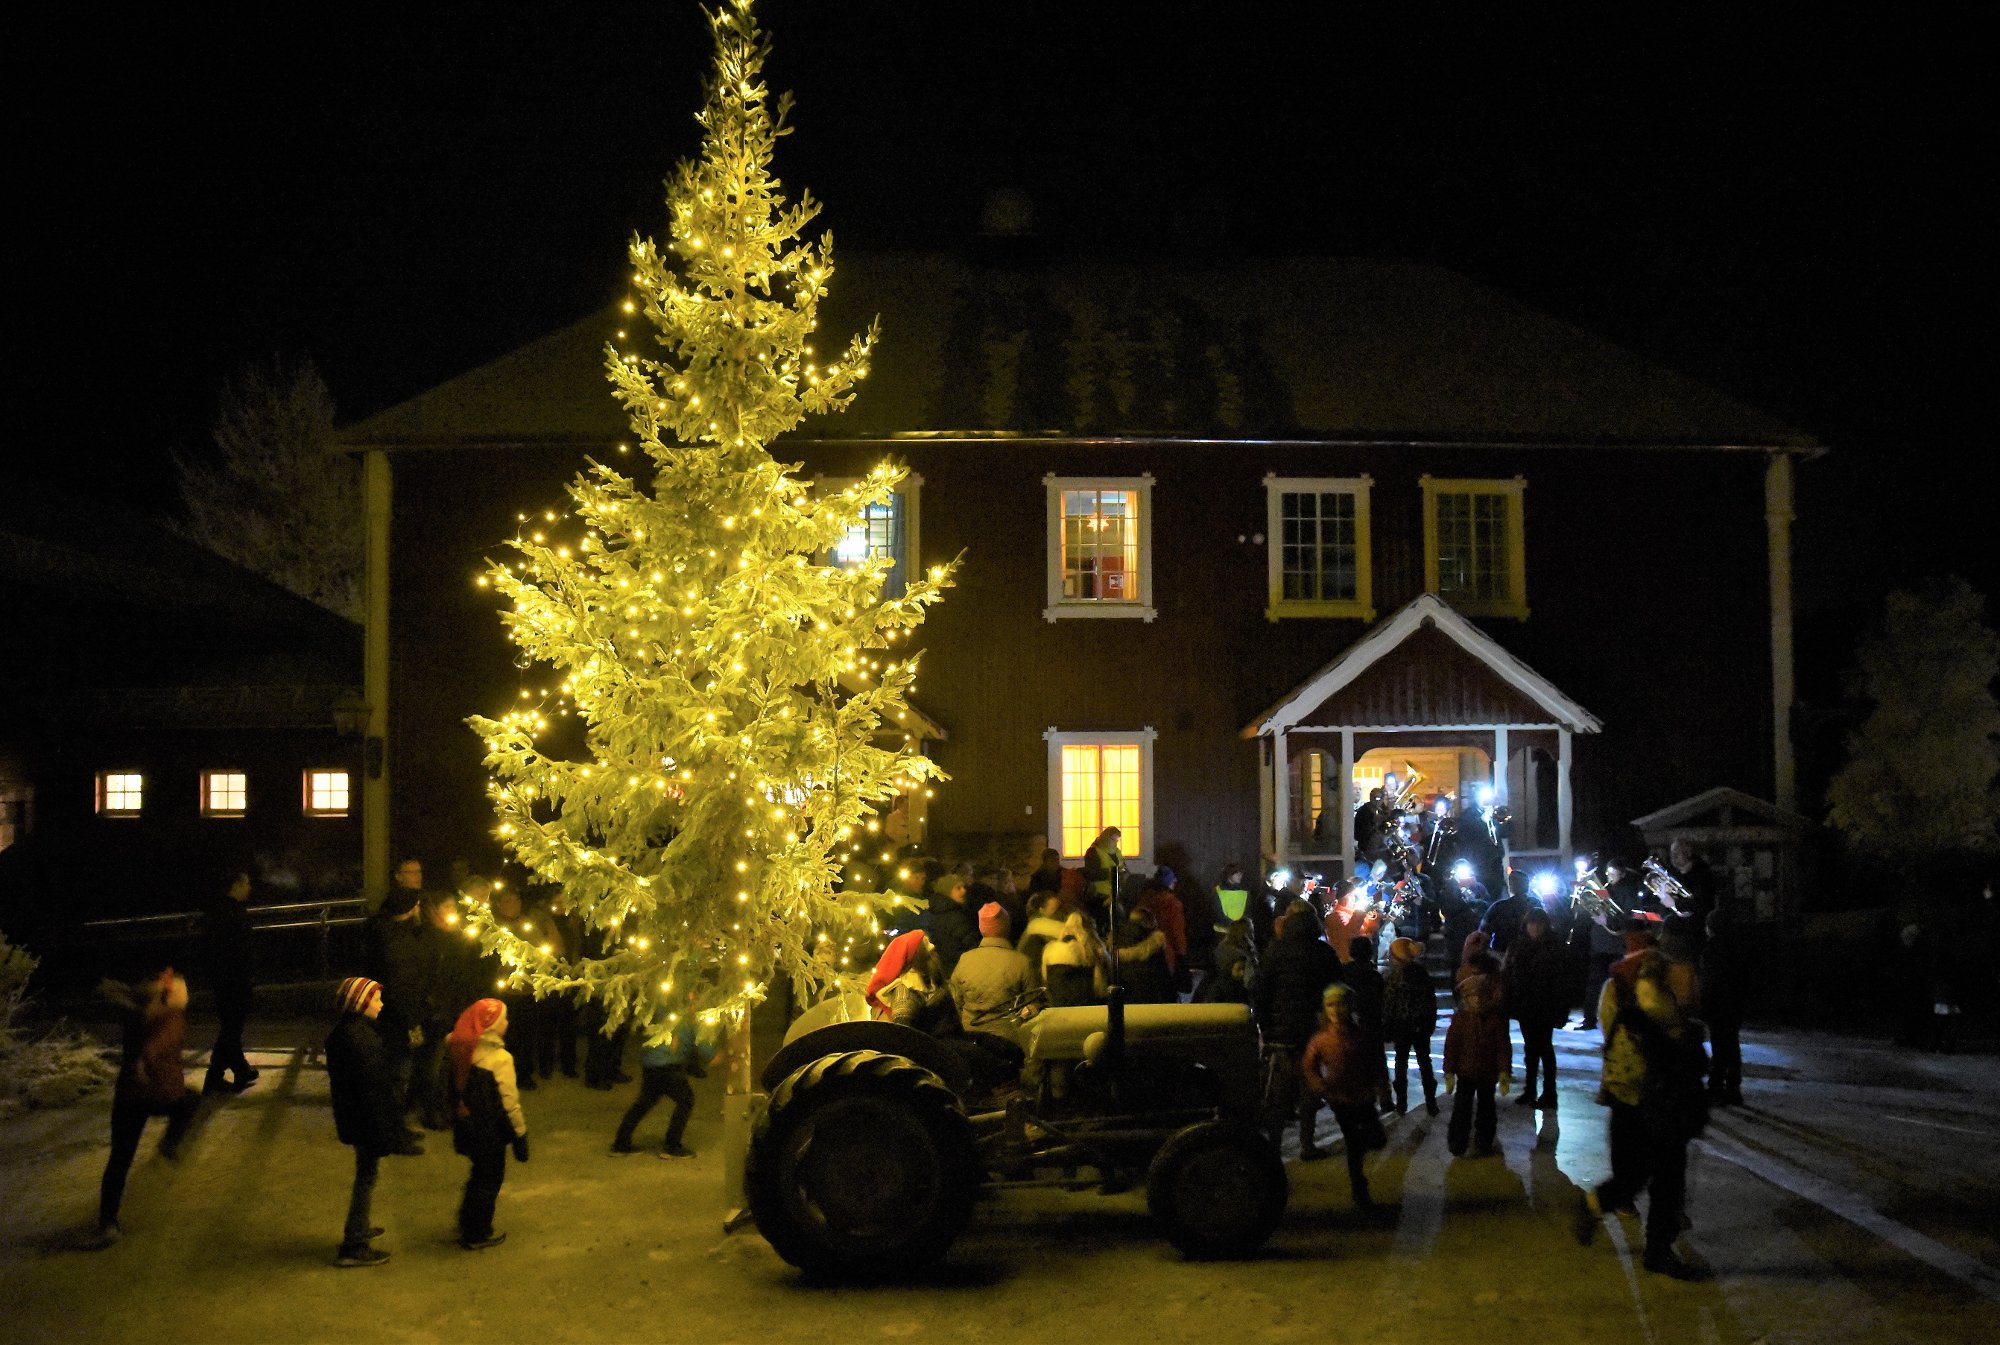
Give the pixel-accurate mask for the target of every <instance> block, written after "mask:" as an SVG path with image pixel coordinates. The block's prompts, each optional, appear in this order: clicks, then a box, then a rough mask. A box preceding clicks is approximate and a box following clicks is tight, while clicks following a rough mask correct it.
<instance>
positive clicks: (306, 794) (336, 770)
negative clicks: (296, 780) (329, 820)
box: [300, 766, 354, 817]
mask: <svg viewBox="0 0 2000 1345" xmlns="http://www.w3.org/2000/svg"><path fill="white" fill-rule="evenodd" d="M315 775H338V776H340V777H341V778H342V779H344V780H345V781H346V782H347V805H346V806H345V807H342V808H315V807H314V806H313V792H312V789H313V777H314V776H315ZM300 786H301V791H302V792H301V802H300V806H301V808H302V809H303V810H304V812H305V815H306V816H307V817H347V816H349V815H350V814H352V813H353V811H354V772H353V771H350V770H348V769H347V767H345V766H308V767H306V769H305V772H304V774H303V775H301V776H300Z"/></svg>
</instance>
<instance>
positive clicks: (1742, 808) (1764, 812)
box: [1632, 785, 1813, 831]
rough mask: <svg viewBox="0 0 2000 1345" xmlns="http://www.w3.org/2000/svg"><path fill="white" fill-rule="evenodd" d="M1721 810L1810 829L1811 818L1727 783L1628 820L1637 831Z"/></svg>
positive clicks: (1795, 828) (1791, 827) (1690, 821)
mask: <svg viewBox="0 0 2000 1345" xmlns="http://www.w3.org/2000/svg"><path fill="white" fill-rule="evenodd" d="M1725 809H1726V810H1728V811H1729V812H1730V813H1733V814H1747V815H1748V816H1749V817H1751V818H1754V819H1755V820H1756V821H1758V822H1763V823H1767V824H1769V825H1771V826H1775V827H1782V828H1785V829H1787V830H1791V831H1810V830H1811V829H1812V826H1813V821H1812V819H1811V818H1809V817H1801V816H1800V815H1799V814H1797V813H1795V812H1791V811H1789V810H1788V809H1784V808H1780V807H1779V806H1778V805H1777V804H1775V803H1771V802H1768V801H1766V800H1764V799H1760V798H1758V797H1757V796H1756V795H1754V794H1746V793H1744V792H1743V791H1742V790H1740V789H1731V788H1730V787H1729V786H1728V785H1717V786H1716V787H1715V788H1714V789H1707V790H1703V791H1702V792H1701V793H1699V794H1696V795H1695V796H1694V797H1693V798H1687V799H1682V800H1681V801H1680V802H1679V803H1670V804H1668V805H1667V806H1666V807H1664V808H1661V809H1660V810H1658V811H1657V812H1651V813H1647V814H1646V815H1645V816H1644V817H1635V818H1633V819H1632V825H1633V826H1634V827H1635V828H1637V829H1638V830H1640V831H1653V830H1655V829H1663V828H1667V827H1685V826H1690V825H1691V824H1694V823H1695V822H1696V821H1697V819H1699V818H1702V817H1704V816H1705V815H1707V814H1709V813H1719V812H1722V811H1724V810H1725Z"/></svg>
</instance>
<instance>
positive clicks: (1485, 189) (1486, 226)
mask: <svg viewBox="0 0 2000 1345" xmlns="http://www.w3.org/2000/svg"><path fill="white" fill-rule="evenodd" d="M1390 8H1391V7H1388V6H1366V7H1346V6H1329V5H1323V4H1311V5H1289V4H1270V3H1250V2H1247V0H1246V2H1244V3H1231V4H1211V3H1201V4H1195V3H1189V4H1178V5H1173V4H1168V5H1162V4H1146V5H1137V4H1125V3H1109V2H1107V3H1089V2H1088V0H1068V3H1061V4H1054V3H1016V4H1011V5H1004V6H1000V5H994V6H986V5H971V4H943V3H937V2H936V0H932V2H931V3H917V2H916V0H876V2H874V3H865V2H862V0H856V3H848V4H836V3H830V2H828V0H818V2H813V0H770V2H769V3H767V4H766V5H765V6H763V8H762V11H761V12H762V14H763V17H764V20H765V22H766V24H767V26H768V27H769V28H770V29H771V30H772V32H773V35H774V36H775V38H776V41H777V53H776V57H775V59H774V62H773V66H772V70H771V75H772V80H773V83H774V85H775V86H776V87H778V88H781V89H782V88H790V89H792V90H794V91H795V92H796V93H797V95H798V111H797V115H796V119H795V120H796V123H797V126H798V132H797V134H795V135H794V136H793V137H792V138H791V139H790V140H789V141H787V142H786V144H785V149H784V154H783V157H782V158H781V160H780V164H779V172H780V175H781V176H782V177H783V179H784V180H785V181H786V183H787V185H788V186H790V187H792V188H794V189H796V188H797V187H799V186H802V185H803V186H807V187H810V188H811V189H812V190H813V192H814V193H815V194H816V195H818V196H819V197H821V198H822V199H823V200H824V201H825V202H826V204H827V214H826V216H825V218H826V220H827V222H828V223H830V224H831V225H832V226H833V228H834V229H835V231H836V234H837V235H838V237H839V238H840V239H841V241H842V242H843V243H844V244H845V245H847V246H850V247H868V246H872V245H901V246H920V247H932V246H952V245H954V244H956V243H958V242H959V241H961V240H963V239H964V238H965V237H966V236H967V235H969V234H970V233H971V232H972V231H973V229H974V227H975V223H976V220H977V217H978V213H979V208H980V205H981V203H982V201H984V200H985V199H986V197H987V195H988V193H989V192H990V191H991V190H993V189H995V188H998V187H1014V188H1019V189H1023V190H1026V191H1028V192H1029V193H1030V194H1031V196H1032V197H1033V198H1034V200H1035V203H1036V209H1037V214H1038V219H1039V223H1040V231H1041V233H1042V235H1043V236H1044V237H1045V238H1046V239H1048V240H1049V241H1050V242H1051V244H1052V245H1056V246H1061V247H1068V248H1076V249H1092V250H1100V251H1119V252H1153V253H1161V252H1168V253H1171V252H1183V253H1186V252H1196V253H1199V252H1203V251H1214V252H1218V253H1229V252H1244V251H1256V252H1285V251H1295V252H1325V253H1336V254H1366V255H1378V256H1404V257H1421V258H1426V259H1431V260H1435V261H1439V262H1442V263H1444V264H1446V265H1449V266H1452V267H1455V268H1457V269H1459V270H1462V271H1464V272H1466V273H1468V274H1471V275H1474V276H1476V277H1479V278H1480V279H1482V280H1485V281H1487V282H1489V283H1492V284H1495V285H1497V286H1500V287H1502V288H1505V289H1508V290H1510V291H1512V292H1514V293H1516V294H1518V295H1520V296H1522V297H1524V298H1526V299H1528V300H1530V301H1532V302H1535V303H1537V304H1540V305H1541V306H1543V307H1545V308H1548V309H1550V310H1551V311H1554V312H1556V313H1558V314H1560V315H1562V316H1564V317H1566V318H1569V319H1571V320H1573V321H1576V322H1578V323H1580V324H1582V325H1584V326H1587V327H1590V328H1593V329H1595V330H1597V331H1599V332H1602V333H1604V334H1606V335H1608V336H1610V337H1612V338H1614V339H1616V340H1619V341H1621V342H1623V343H1625V344H1627V345H1629V346H1632V347H1634V348H1636V349H1638V350H1641V351H1643V352H1645V353H1647V354H1649V355H1652V356H1653V357H1655V358H1657V359H1659V360H1661V361H1662V362H1664V363H1667V364H1670V365H1673V366H1675V367H1678V368H1681V369H1684V370H1686V371H1688V372H1690V373H1692V374H1694V375H1696V376H1698V377H1701V378H1703V379H1705V380H1707V381H1709V382H1711V383H1713V384H1715V385H1717V386H1719V387H1722V388H1725V389H1727V390H1729V391H1732V392H1735V393H1737V394H1738V395H1740V396H1743V397H1745V398H1747V399H1749V400H1751V401H1753V402H1755V403H1758V404H1760V405H1762V406H1764V407H1765V408H1766V409H1768V410H1770V411H1772V412H1774V413H1776V414H1778V415H1781V416H1783V417H1786V418H1788V419H1790V420H1792V421H1793V422H1794V423H1796V424H1799V425H1801V426H1803V427H1805V428H1807V429H1809V430H1812V431H1813V432H1815V433H1817V434H1818V435H1820V436H1821V437H1822V438H1824V439H1825V440H1826V441H1827V442H1828V443H1830V444H1832V445H1833V446H1834V448H1835V450H1836V452H1835V455H1834V456H1833V457H1832V458H1830V459H1828V460H1826V461H1823V462H1818V463H1814V464H1812V465H1811V466H1809V467H1808V468H1806V469H1805V476H1804V482H1803V487H1804V491H1805V496H1804V501H1803V503H1804V505H1805V509H1806V518H1805V520H1804V523H1803V525H1802V526H1804V527H1805V528H1806V529H1807V531H1806V534H1805V536H1804V538H1803V540H1802V545H1803V546H1804V547H1805V554H1804V555H1803V556H1802V561H1803V563H1804V565H1805V568H1806V570H1807V572H1808V573H1807V579H1808V582H1809V584H1810V585H1811V586H1812V599H1813V602H1814V603H1816V604H1827V603H1829V602H1832V601H1835V600H1837V599H1838V598H1839V597H1840V595H1843V594H1849V593H1850V592H1851V593H1852V595H1853V597H1852V598H1851V599H1850V601H1856V604H1857V605H1859V602H1858V600H1860V599H1861V598H1862V595H1863V593H1864V592H1867V593H1870V594H1871V595H1872V591H1873V590H1875V589H1878V588H1879V586H1880V585H1881V583H1882V582H1883V580H1884V578H1889V579H1901V578H1908V577H1915V576H1917V575H1921V574H1926V573H1932V572H1941V571H1943V570H1946V569H1953V568H1956V569H1958V570H1960V571H1962V572H1967V573H1968V574H1970V575H1971V576H1973V577H1975V578H1976V579H1977V580H1978V581H1980V582H1981V583H1982V584H1984V585H1985V586H1987V587H1988V589H1989V591H1991V583H1992V571H1993V569H1994V561H1993V551H1994V548H1993V547H1992V545H1991V543H1990V541H1987V540H1986V539H1985V530H1984V529H1983V527H1980V526H1967V525H1966V520H1967V518H1968V517H1969V511H1970V508H1971V507H1973V506H1974V505H1976V504H1977V503H1978V502H1977V501H1975V500H1972V499H1969V498H1968V496H1969V495H1970V494H1971V492H1968V491H1966V490H1964V489H1962V488H1956V489H1944V490H1940V489H1938V487H1939V485H1940V484H1947V485H1948V484H1950V483H1952V482H1955V481H1956V482H1961V483H1962V482H1963V480H1964V475H1963V474H1964V473H1966V472H1967V471H1968V469H1969V464H1970V463H1972V462H1974V461H1976V460H1977V459H1976V458H1975V456H1974V455H1975V454H1978V455H1982V456H1983V454H1984V451H1985V448H1986V445H1985V441H1984V439H1983V437H1982V436H1981V435H1980V434H1979V433H1978V429H1976V428H1975V423H1974V420H1973V408H1972V405H1971V402H1972V398H1971V395H1970V391H1969V388H1968V386H1967V385H1969V384H1970V382H1971V378H1970V373H1969V365H1970V363H1971V361H1970V359H1969V358H1968V357H1967V356H1966V355H1965V354H1963V353H1961V352H1962V351H1963V350H1964V348H1966V347H1974V348H1978V347H1983V346H1984V344H1985V342H1984V340H1983V339H1982V338H1981V336H1980V333H1981V332H1983V331H1984V330H1985V327H1986V325H1987V324H1986V322H1985V321H1984V318H1985V314H1984V311H1983V308H1982V311H1980V312H1979V313H1978V314H1976V315H1975V313H1974V311H1973V294H1972V285H1971V284H1970V282H1969V281H1968V279H1967V277H1968V275H1969V273H1970V272H1971V271H1972V262H1971V258H1972V257H1973V256H1975V255H1977V254H1976V253H1975V250H1974V249H1975V240H1974V237H1973V234H1974V230H1975V229H1976V228H1978V227H1979V226H1980V225H1981V224H1983V223H1984V221H1983V219H1981V218H1979V216H1978V215H1977V214H1976V212H1975V210H1974V208H1973V206H1972V204H1971V203H1972V200H1973V199H1974V197H1975V195H1976V194H1978V193H1979V192H1980V190H1981V189H1980V188H1979V185H1978V184H1979V182H1980V181H1981V180H1983V178H1984V177H1985V176H1986V174H1985V173H1984V172H1983V171H1979V170H1978V169H1977V165H1978V164H1979V163H1980V162H1982V161H1983V155H1982V156H1981V158H1977V159H1976V158H1974V157H1973V155H1974V153H1975V148H1974V146H1975V140H1976V137H1975V130H1976V128H1977V127H1978V126H1979V125H1980V124H1981V123H1982V122H1983V117H1982V116H1981V115H1980V109H1979V107H1978V105H1977V104H1976V103H1975V99H1974V94H1973V91H1972V90H1973V82H1972V77H1971V75H1970V73H1969V72H1970V71H1971V68H1972V67H1971V62H1972V59H1973V58H1972V52H1974V51H1975V50H1979V49H1981V48H1980V44H1978V43H1976V42H1975V41H1974V40H1973V37H1972V33H1971V30H1970V28H1969V24H1970V22H1971V20H1970V18H1969V17H1968V18H1965V19H1959V18H1955V17H1954V18H1949V19H1945V18H1939V17H1935V16H1933V17H1931V18H1928V19H1926V18H1923V17H1921V16H1917V15H1914V14H1908V13H1906V14H1903V15H1901V16H1899V17H1898V19H1897V22H1898V23H1899V24H1900V25H1902V26H1901V27H1899V28H1898V29H1896V30H1895V31H1886V30H1878V29H1877V28H1874V27H1871V26H1870V25H1869V23H1868V22H1867V21H1865V20H1864V19H1863V18H1862V17H1861V16H1860V13H1859V11H1854V12H1849V9H1848V7H1841V6H1833V7H1821V8H1819V9H1816V10H1814V9H1806V8H1803V7H1801V8H1798V9H1796V10H1792V11H1791V13H1790V15H1788V16H1781V15H1779V14H1777V13H1775V12H1766V11H1775V10H1777V9H1778V8H1779V7H1773V6H1705V7H1695V6H1682V7H1652V6H1598V7H1594V8H1595V9H1598V10H1603V11H1607V12H1606V13H1603V14H1600V15H1598V16H1597V17H1588V16H1586V17H1581V18H1579V17H1578V12H1577V10H1578V8H1579V7H1559V8H1550V9H1544V8H1543V7H1541V6H1533V5H1515V6H1494V7H1487V8H1488V10H1489V11H1490V12H1488V13H1486V14H1485V15H1484V16H1483V17H1480V18H1478V19H1476V20H1470V21H1466V20H1454V21H1450V22H1448V21H1446V20H1444V19H1442V18H1439V19H1426V18H1422V17H1414V18H1413V17H1410V16H1409V13H1408V10H1409V7H1406V6H1396V7H1394V8H1395V9H1396V10H1397V11H1399V16H1398V17H1396V18H1395V19H1393V20H1387V19H1381V18H1377V17H1370V16H1371V15H1374V14H1377V13H1378V12H1386V11H1388V10H1389V9H1390ZM1785 8H1787V9H1790V7H1785ZM1614 9H1615V10H1616V11H1617V12H1616V14H1615V16H1614V15H1612V14H1610V13H1609V12H1608V11H1611V10H1614ZM1698 9H1699V12H1697V10H1698ZM1502 11H1504V13H1503V12H1502ZM1711 11H1713V12H1711ZM1960 24H1962V25H1968V26H1965V27H1958V28H1954V27H1951V26H1948V25H1960ZM706 59H707V48H706V37H705V32H704V28H703V25H702V24H701V22H700V20H699V18H698V15H697V14H696V12H695V10H694V7H693V6H692V4H687V3H681V2H680V0H665V2H663V3H659V4H612V3H593V4H587V5H566V6H552V5H538V6H485V7H480V8H473V7H470V6H436V7H434V6H418V5H406V6H403V7H401V8H400V9H399V10H396V11H388V10H375V9H373V8H372V7H336V9H335V10H333V11H326V12H322V11H320V10H306V11H300V12H298V13H286V12H282V11H269V10H259V11H256V12H254V13H250V14H230V15H228V16H227V17H226V18H225V17H224V16H222V15H221V14H219V13H210V12H206V11H202V10H195V11H188V10H181V11H178V12H175V13H173V14H172V15H171V16H167V17H159V18H154V19H150V20H142V21H139V22H138V23H136V24H132V23H128V22H126V21H124V20H121V21H120V22H119V23H117V24H115V25H113V24H110V23H107V22H105V21H104V19H103V17H102V16H101V15H100V14H97V13H95V12H92V11H87V10H82V11H76V12H75V14H74V16H73V17H68V18H63V19H60V20H57V21H56V22H55V23H54V24H53V25H52V26H50V27H48V28H46V29H45V30H43V31H42V32H41V33H40V34H39V35H36V36H33V37H27V36H22V37H18V38H17V49H16V62H17V65H18V67H19V68H20V69H21V70H22V71H24V72H25V74H24V75H23V77H22V79H21V80H20V81H19V83H18V85H17V87H18V88H19V90H20V92H19V93H18V94H17V105H18V106H19V107H21V108H24V109H31V110H30V111H26V112H23V113H22V114H21V122H20V125H19V126H18V127H17V131H16V141H17V144H20V145H22V146H23V147H24V152H23V153H21V154H20V155H18V156H17V159H16V162H17V163H18V164H19V165H20V167H19V168H18V169H17V172H16V177H15V182H16V192H15V193H14V202H13V211H12V214H13V216H14V219H15V223H16V225H17V227H22V226H23V225H24V224H25V228H23V233H24V235H25V237H20V238H17V242H16V244H15V245H14V246H15V256H14V265H13V267H12V268H11V269H12V285H11V289H12V290H13V299H14V301H13V303H12V304H11V305H10V307H11V308H12V310H13V312H14V314H15V318H14V322H15V326H16V329H17V330H16V337H15V340H14V342H13V346H14V350H15V354H16V362H15V366H14V368H15V375H14V376H15V378H16V380H18V381H17V386H16V390H15V397H14V402H15V404H16V405H17V406H26V407H27V408H29V410H28V425H27V426H17V433H16V436H15V437H14V442H13V445H12V453H11V462H10V466H9V468H8V471H10V472H14V473H24V474H29V475H34V476H39V477H42V478H44V479H48V480H53V481H57V482H62V483H68V484H76V485H81V486H84V487H87V488H89V489H93V490H98V491H108V492H111V493H114V494H117V495H119V496H121V497H122V498H124V499H126V500H128V501H136V502H139V503H141V504H145V505H148V506H157V507H165V506H166V504H167V503H168V500H169V497H170V494H171V473H170V471H169V470H168V467H167V453H168V451H169V450H170V449H173V448H176V447H179V448H184V449H185V448H198V447H200V446H202V445H204V444H205V443H206V441H207V430H208V424H209V421H210V419H211V418H212V416H213V412H214V405H215V397H216V392H217V390H218V388H219V386H220V384H221V382H222V380H223V379H224V378H225V377H226V376H228V375H229V374H231V373H232V372H233V371H234V370H236V369H237V368H238V367H239V366H241V365H242V364H243V363H244V362H246V361H252V360H258V359H268V358H270V357H271V356H272V355H274V354H283V355H286V356H293V357H296V356H301V355H310V356H312V357H313V358H315V359H316V360H317V361H318V362H319V364H320V366H321V368H322V370H323V372H324V373H325V374H326V376H327V379H328V381H329V383H330V384H331V385H332V387H333V390H334V393H335V396H336V398H337V399H338V401H339V403H340V407H341V411H342V414H343V417H344V418H353V417H358V416H360V415H365V414H367V413H368V412H371V411H373V410H376V409H379V408H380V407H382V406H386V405H389V404H391V403H393V402H396V401H398V400H401V399H402V398H404V397H406V396H409V395H411V394H413V393H415V392H418V391H421V390H422V389H424V388H426V387H429V386H431V385H433V384H435V383H437V382H439V381H441V380H443V379H445V378H447V377H449V376H451V375H452V374H455V373H457V372H459V371H461V370H463V369H466V368H469V367H471V366H473V365H476V364H478V363H481V362H483V361H485V360H487V359H489V358H491V357H493V356H494V355H497V354H499V353H501V352H502V351H505V350H507V349H510V348H512V347H514V346H516V345H518V344H520V343H522V342H524V341H526V340H528V339H531V338H532V337H534V336H537V335H539V334H541V333H542V332H544V331H546V330H548V329H549V328H551V327H553V326H555V325H557V324H560V323H563V322H567V321H570V320H572V319H574V318H576V317H579V316H582V315H583V314H585V313H588V312H589V311H591V310H592V309H594V308H595V307H597V306H599V305H600V304H603V303H605V302H607V301H609V300H610V299H612V298H613V297H615V296H616V295H617V294H618V293H619V292H620V287H619V280H620V277H621V276H622V274H623V266H622V262H623V245H624V242H625V240H626V238H627V237H628V236H629V234H630V233H631V232H632V231H633V230H634V229H640V230H644V231H646V232H656V231H657V230H658V228H659V223H660V220H661V218H662V215H661V211H660V206H659V197H660V193H659V181H660V179H661V178H662V177H663V176H664V175H665V173H666V172H667V171H668V169H669V168H670V167H671V165H672V163H673V161H674V160H675V159H676V158H678V157H680V156H682V155H684V154H686V153H688V152H689V151H690V150H691V149H692V147H693V145H694V143H695V141H694V137H695V129H694V126H693V122H692V119H691V113H692V112H693V110H694V108H695V106H696V103H697V97H698V81H699V78H700V75H701V73H702V71H703V70H704V68H705V64H706ZM1978 242H1979V243H1983V242H1984V238H1983V231H1982V237H1981V238H1980V239H1979V240H1978ZM1981 381H1982V382H1983V380H1981ZM1982 421H1983V418H1982ZM1981 428H1983V425H1982V426H1981ZM22 430H25V431H27V432H26V433H22V432H21V431H22ZM1919 509H1922V510H1925V511H1927V512H1926V513H1925V515H1924V516H1922V517H1915V516H1914V514H1915V511H1917V510H1919ZM1906 515H1910V517H1907V518H1906V517H1905V516H1906ZM1904 522H1908V523H1910V524H1913V525H1914V526H1913V527H1899V526H1896V525H1897V524H1900V523H1904ZM1885 524H1886V525H1888V526H1885ZM1884 567H1886V568H1884ZM1748 578H1749V581H1750V582H1761V576H1755V577H1748ZM1867 601H1868V602H1869V603H1870V604H1871V605H1872V596H1870V597H1868V598H1867Z"/></svg>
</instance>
